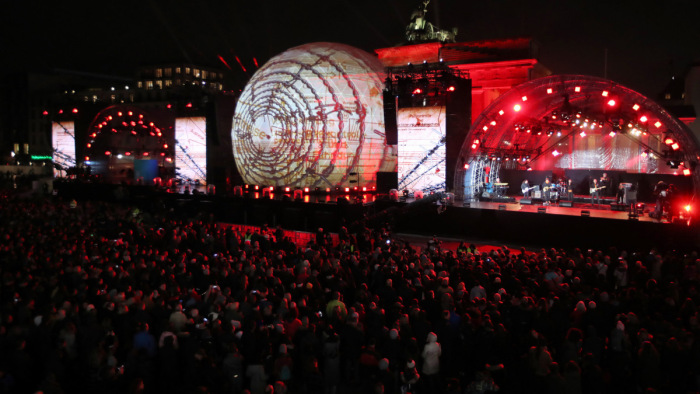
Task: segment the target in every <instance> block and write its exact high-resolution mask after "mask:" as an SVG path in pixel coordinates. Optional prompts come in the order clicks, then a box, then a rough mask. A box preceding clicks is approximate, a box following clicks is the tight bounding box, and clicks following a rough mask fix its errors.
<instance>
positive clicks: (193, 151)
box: [175, 116, 207, 185]
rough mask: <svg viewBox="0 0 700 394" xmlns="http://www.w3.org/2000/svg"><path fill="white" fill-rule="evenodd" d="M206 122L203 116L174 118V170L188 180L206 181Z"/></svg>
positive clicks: (178, 175) (179, 176) (201, 182)
mask: <svg viewBox="0 0 700 394" xmlns="http://www.w3.org/2000/svg"><path fill="white" fill-rule="evenodd" d="M206 127H207V122H206V120H205V118H204V117H203V116H197V117H188V118H176V119H175V171H176V173H177V177H178V178H180V179H183V180H188V181H192V182H194V181H198V182H199V183H200V184H202V185H204V184H206V181H207V133H206Z"/></svg>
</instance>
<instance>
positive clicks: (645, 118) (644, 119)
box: [639, 115, 649, 123]
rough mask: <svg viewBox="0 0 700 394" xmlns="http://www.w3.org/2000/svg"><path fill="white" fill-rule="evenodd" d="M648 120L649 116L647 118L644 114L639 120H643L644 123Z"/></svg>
mask: <svg viewBox="0 0 700 394" xmlns="http://www.w3.org/2000/svg"><path fill="white" fill-rule="evenodd" d="M647 120H649V118H647V116H646V115H642V116H641V117H640V118H639V121H640V122H642V123H646V122H647Z"/></svg>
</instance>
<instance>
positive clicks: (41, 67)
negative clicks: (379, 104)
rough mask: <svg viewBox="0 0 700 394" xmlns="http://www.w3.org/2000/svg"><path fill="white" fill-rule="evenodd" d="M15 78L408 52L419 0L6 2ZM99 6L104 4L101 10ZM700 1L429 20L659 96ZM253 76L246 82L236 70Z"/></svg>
mask: <svg viewBox="0 0 700 394" xmlns="http://www.w3.org/2000/svg"><path fill="white" fill-rule="evenodd" d="M3 3H4V4H3V6H4V7H3V8H4V9H3V12H2V13H0V29H2V35H1V36H0V37H1V41H0V45H1V48H2V51H3V62H2V66H0V67H1V71H2V72H3V73H7V72H11V71H18V70H31V71H45V70H50V69H67V70H75V71H81V72H91V73H98V74H106V75H117V76H133V74H134V69H135V67H137V66H140V65H146V64H157V63H166V62H183V61H184V62H192V63H195V64H203V65H209V66H217V67H221V68H222V69H226V68H227V67H226V66H225V65H224V64H223V62H222V61H221V60H220V59H219V56H221V57H222V58H223V59H224V61H225V62H226V63H228V65H229V66H230V68H231V71H230V74H229V75H230V77H232V78H233V80H235V81H237V82H240V83H243V82H244V81H245V80H246V79H247V78H248V77H249V76H251V75H252V73H253V72H254V70H255V64H254V59H255V60H257V62H258V64H259V65H262V64H263V63H264V62H265V61H267V60H268V59H269V58H270V57H272V56H275V55H277V54H279V53H281V52H283V51H284V50H286V49H288V48H291V47H293V46H297V45H301V44H306V43H310V42H318V41H329V42H339V43H344V44H348V45H352V46H356V47H358V48H361V49H364V50H367V51H369V52H373V50H374V49H376V48H384V47H391V46H396V45H401V44H403V43H405V37H404V31H405V27H406V25H407V24H408V22H409V18H410V15H411V12H412V11H413V10H415V9H416V8H417V7H418V5H419V3H420V2H419V1H415V0H360V1H350V0H327V1H325V2H324V1H317V0H287V1H278V0H253V1H240V0H229V1H217V0H213V1H179V0H173V1H162V0H161V1H156V0H125V1H99V2H90V3H88V2H72V1H68V2H48V1H41V2H38V1H11V2H3ZM98 4H99V6H98ZM698 8H699V7H698V5H697V2H696V1H674V0H671V1H655V2H651V1H639V0H637V1H629V0H615V1H610V0H589V1H573V0H563V1H562V0H559V1H553V0H551V1H547V0H531V1H522V0H521V1H515V0H485V1H468V0H432V1H431V3H430V5H429V8H428V10H429V11H428V20H429V21H431V22H432V23H433V24H435V25H438V26H439V27H441V28H444V29H450V28H452V27H458V28H459V34H458V36H457V38H458V41H471V40H479V39H492V38H510V37H522V36H525V37H533V38H535V39H536V40H537V41H538V42H539V43H540V53H539V59H540V61H541V62H542V63H543V64H544V65H545V66H547V67H548V68H549V69H551V70H552V71H553V72H555V73H558V74H560V73H570V74H573V73H576V74H588V75H594V76H600V77H603V76H605V75H604V73H605V69H606V68H605V53H606V50H607V53H608V56H607V59H608V60H607V78H609V79H612V80H614V81H616V82H619V83H622V84H623V85H626V86H628V87H630V88H632V89H635V90H637V91H639V92H641V93H643V94H645V95H648V96H650V97H652V98H655V97H656V95H657V93H658V92H659V91H661V90H662V89H663V88H664V86H665V85H666V84H667V83H668V81H669V80H670V78H671V76H673V75H683V73H684V71H685V69H686V67H687V66H688V64H689V63H690V62H693V61H700V27H699V25H698V24H697V18H698V15H700V12H699V10H698ZM236 56H237V57H238V58H239V59H240V61H241V63H242V65H243V66H244V67H245V68H246V69H247V72H243V70H242V68H241V66H240V65H239V64H238V62H237V60H236Z"/></svg>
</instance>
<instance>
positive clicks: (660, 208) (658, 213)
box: [649, 181, 669, 220]
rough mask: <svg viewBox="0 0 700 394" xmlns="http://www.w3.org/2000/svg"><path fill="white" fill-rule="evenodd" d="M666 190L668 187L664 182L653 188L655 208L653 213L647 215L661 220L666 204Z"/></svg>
mask: <svg viewBox="0 0 700 394" xmlns="http://www.w3.org/2000/svg"><path fill="white" fill-rule="evenodd" d="M668 189H669V186H668V184H667V183H666V182H664V181H659V182H658V183H657V184H656V186H654V197H656V207H655V208H654V212H652V213H651V214H649V216H652V217H653V218H655V219H659V220H661V218H662V217H663V214H664V209H665V208H666V203H667V202H668V194H669V193H668Z"/></svg>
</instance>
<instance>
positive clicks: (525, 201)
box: [520, 198, 532, 205]
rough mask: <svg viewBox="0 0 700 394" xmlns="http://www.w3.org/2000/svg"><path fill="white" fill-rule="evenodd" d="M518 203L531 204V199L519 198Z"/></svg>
mask: <svg viewBox="0 0 700 394" xmlns="http://www.w3.org/2000/svg"><path fill="white" fill-rule="evenodd" d="M520 204H521V205H532V199H531V198H521V199H520Z"/></svg>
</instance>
